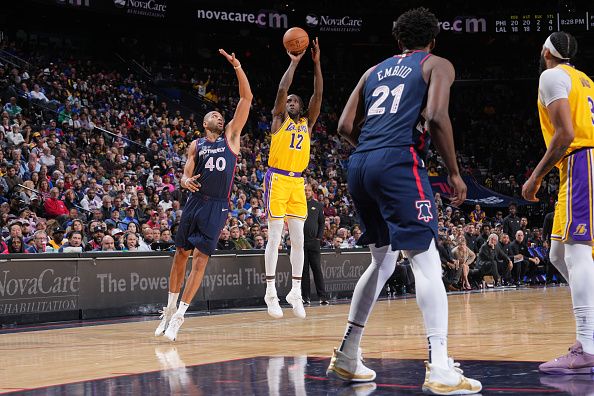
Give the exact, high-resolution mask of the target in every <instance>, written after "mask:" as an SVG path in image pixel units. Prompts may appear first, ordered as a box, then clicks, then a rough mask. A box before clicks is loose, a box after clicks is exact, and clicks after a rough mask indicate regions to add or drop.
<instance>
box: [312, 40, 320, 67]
mask: <svg viewBox="0 0 594 396" xmlns="http://www.w3.org/2000/svg"><path fill="white" fill-rule="evenodd" d="M312 44H313V46H312V47H311V59H312V60H313V61H314V63H319V62H320V40H319V39H318V38H317V37H316V38H315V39H313V40H312Z"/></svg>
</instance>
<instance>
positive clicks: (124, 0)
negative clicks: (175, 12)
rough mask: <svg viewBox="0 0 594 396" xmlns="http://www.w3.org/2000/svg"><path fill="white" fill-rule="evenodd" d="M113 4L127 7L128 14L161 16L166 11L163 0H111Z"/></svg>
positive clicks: (163, 15)
mask: <svg viewBox="0 0 594 396" xmlns="http://www.w3.org/2000/svg"><path fill="white" fill-rule="evenodd" d="M161 3H162V4H161ZM113 4H114V5H115V6H116V7H118V8H127V11H126V12H127V13H128V14H135V15H143V16H152V17H161V18H162V17H165V14H166V12H167V4H166V1H165V0H161V1H160V2H159V3H157V1H156V0H148V1H142V0H113Z"/></svg>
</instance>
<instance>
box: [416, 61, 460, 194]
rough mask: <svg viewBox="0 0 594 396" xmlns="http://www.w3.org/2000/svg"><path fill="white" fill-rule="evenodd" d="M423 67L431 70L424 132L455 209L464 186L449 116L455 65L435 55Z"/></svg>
mask: <svg viewBox="0 0 594 396" xmlns="http://www.w3.org/2000/svg"><path fill="white" fill-rule="evenodd" d="M425 65H426V66H427V67H429V68H430V69H429V73H430V75H429V78H428V81H429V93H428V96H427V108H426V118H427V129H428V130H429V133H430V134H431V140H433V142H434V144H435V147H436V148H437V151H439V154H440V155H441V157H442V158H443V160H444V162H445V166H446V167H447V168H448V182H449V184H450V186H451V187H452V189H453V192H452V195H451V196H450V199H451V202H452V205H455V206H458V205H460V204H462V203H463V202H464V200H465V199H466V184H465V183H464V181H463V180H462V177H461V176H460V170H459V169H458V162H457V160H456V150H455V148H454V132H453V130H452V122H451V120H450V114H449V104H450V87H451V86H452V83H453V82H454V78H455V71H454V66H452V64H451V63H450V62H449V61H448V60H446V59H444V58H440V57H438V56H432V57H430V58H429V59H428V60H427V62H425Z"/></svg>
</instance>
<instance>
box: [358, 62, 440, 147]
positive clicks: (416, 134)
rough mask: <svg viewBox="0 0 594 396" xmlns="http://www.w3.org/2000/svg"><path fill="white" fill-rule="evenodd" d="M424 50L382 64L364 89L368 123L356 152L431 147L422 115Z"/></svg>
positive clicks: (425, 88)
mask: <svg viewBox="0 0 594 396" xmlns="http://www.w3.org/2000/svg"><path fill="white" fill-rule="evenodd" d="M429 56H431V55H430V54H429V53H427V52H424V51H413V52H410V53H407V54H402V55H395V56H393V57H391V58H388V59H386V60H384V61H383V62H381V63H379V64H378V65H377V66H376V67H375V68H374V69H373V70H372V72H371V73H370V74H369V76H368V77H367V81H366V82H365V87H364V91H363V92H364V101H365V103H364V104H365V122H364V125H363V128H362V129H361V134H360V135H359V144H358V145H357V149H356V152H364V151H370V150H377V149H382V148H387V147H410V146H413V147H415V149H416V150H417V151H419V152H420V153H421V152H423V151H424V150H426V148H427V147H428V146H429V142H428V138H429V137H428V134H427V133H426V132H424V129H423V123H422V117H421V112H422V111H423V109H424V108H425V104H426V100H427V88H428V85H427V83H426V82H425V80H424V79H423V71H422V68H423V62H424V61H425V60H426V59H427V58H429Z"/></svg>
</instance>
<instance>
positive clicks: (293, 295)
mask: <svg viewBox="0 0 594 396" xmlns="http://www.w3.org/2000/svg"><path fill="white" fill-rule="evenodd" d="M286 299H287V302H288V303H289V304H291V306H292V307H293V315H295V316H297V317H298V318H301V319H305V308H303V299H302V298H301V290H298V289H291V291H290V292H289V294H287V297H286Z"/></svg>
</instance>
